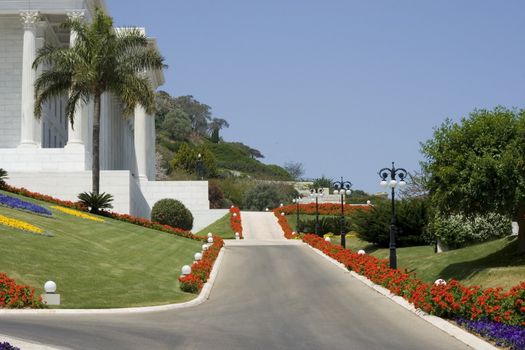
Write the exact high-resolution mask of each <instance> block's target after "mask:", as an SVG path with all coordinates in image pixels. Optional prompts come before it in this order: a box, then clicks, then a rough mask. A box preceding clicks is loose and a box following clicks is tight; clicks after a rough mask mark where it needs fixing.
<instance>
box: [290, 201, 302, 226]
mask: <svg viewBox="0 0 525 350" xmlns="http://www.w3.org/2000/svg"><path fill="white" fill-rule="evenodd" d="M300 201H301V197H297V198H294V199H292V202H293V203H295V213H296V215H297V222H296V223H295V232H296V233H299V202H300Z"/></svg>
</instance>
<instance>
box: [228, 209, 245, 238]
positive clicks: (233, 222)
mask: <svg viewBox="0 0 525 350" xmlns="http://www.w3.org/2000/svg"><path fill="white" fill-rule="evenodd" d="M234 214H235V215H234ZM230 226H231V228H232V230H233V232H234V233H237V232H239V238H240V239H243V236H242V222H241V210H240V209H239V208H237V207H231V208H230Z"/></svg>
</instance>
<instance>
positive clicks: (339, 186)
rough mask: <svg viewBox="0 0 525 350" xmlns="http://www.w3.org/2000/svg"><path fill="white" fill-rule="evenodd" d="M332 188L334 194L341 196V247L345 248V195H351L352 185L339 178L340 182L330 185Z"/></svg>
mask: <svg viewBox="0 0 525 350" xmlns="http://www.w3.org/2000/svg"><path fill="white" fill-rule="evenodd" d="M332 187H333V188H334V194H338V193H340V194H341V247H343V248H346V229H345V194H347V195H350V194H351V193H352V190H351V189H350V188H352V183H351V182H350V181H344V180H343V177H342V176H341V181H335V182H334V183H333V184H332Z"/></svg>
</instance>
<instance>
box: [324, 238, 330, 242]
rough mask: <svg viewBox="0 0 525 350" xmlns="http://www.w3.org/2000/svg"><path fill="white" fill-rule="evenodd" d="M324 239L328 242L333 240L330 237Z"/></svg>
mask: <svg viewBox="0 0 525 350" xmlns="http://www.w3.org/2000/svg"><path fill="white" fill-rule="evenodd" d="M324 240H325V241H326V242H332V240H331V239H330V237H325V238H324Z"/></svg>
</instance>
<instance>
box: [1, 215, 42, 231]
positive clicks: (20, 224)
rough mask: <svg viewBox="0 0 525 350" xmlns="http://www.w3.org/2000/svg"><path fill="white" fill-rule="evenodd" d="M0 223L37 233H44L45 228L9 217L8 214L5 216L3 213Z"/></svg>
mask: <svg viewBox="0 0 525 350" xmlns="http://www.w3.org/2000/svg"><path fill="white" fill-rule="evenodd" d="M0 225H4V226H9V227H13V228H16V229H19V230H24V231H28V232H33V233H37V234H39V235H41V234H43V233H44V230H42V229H41V228H40V227H36V226H34V225H31V224H28V223H27V222H25V221H21V220H17V219H12V218H8V217H7V216H3V215H0Z"/></svg>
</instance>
